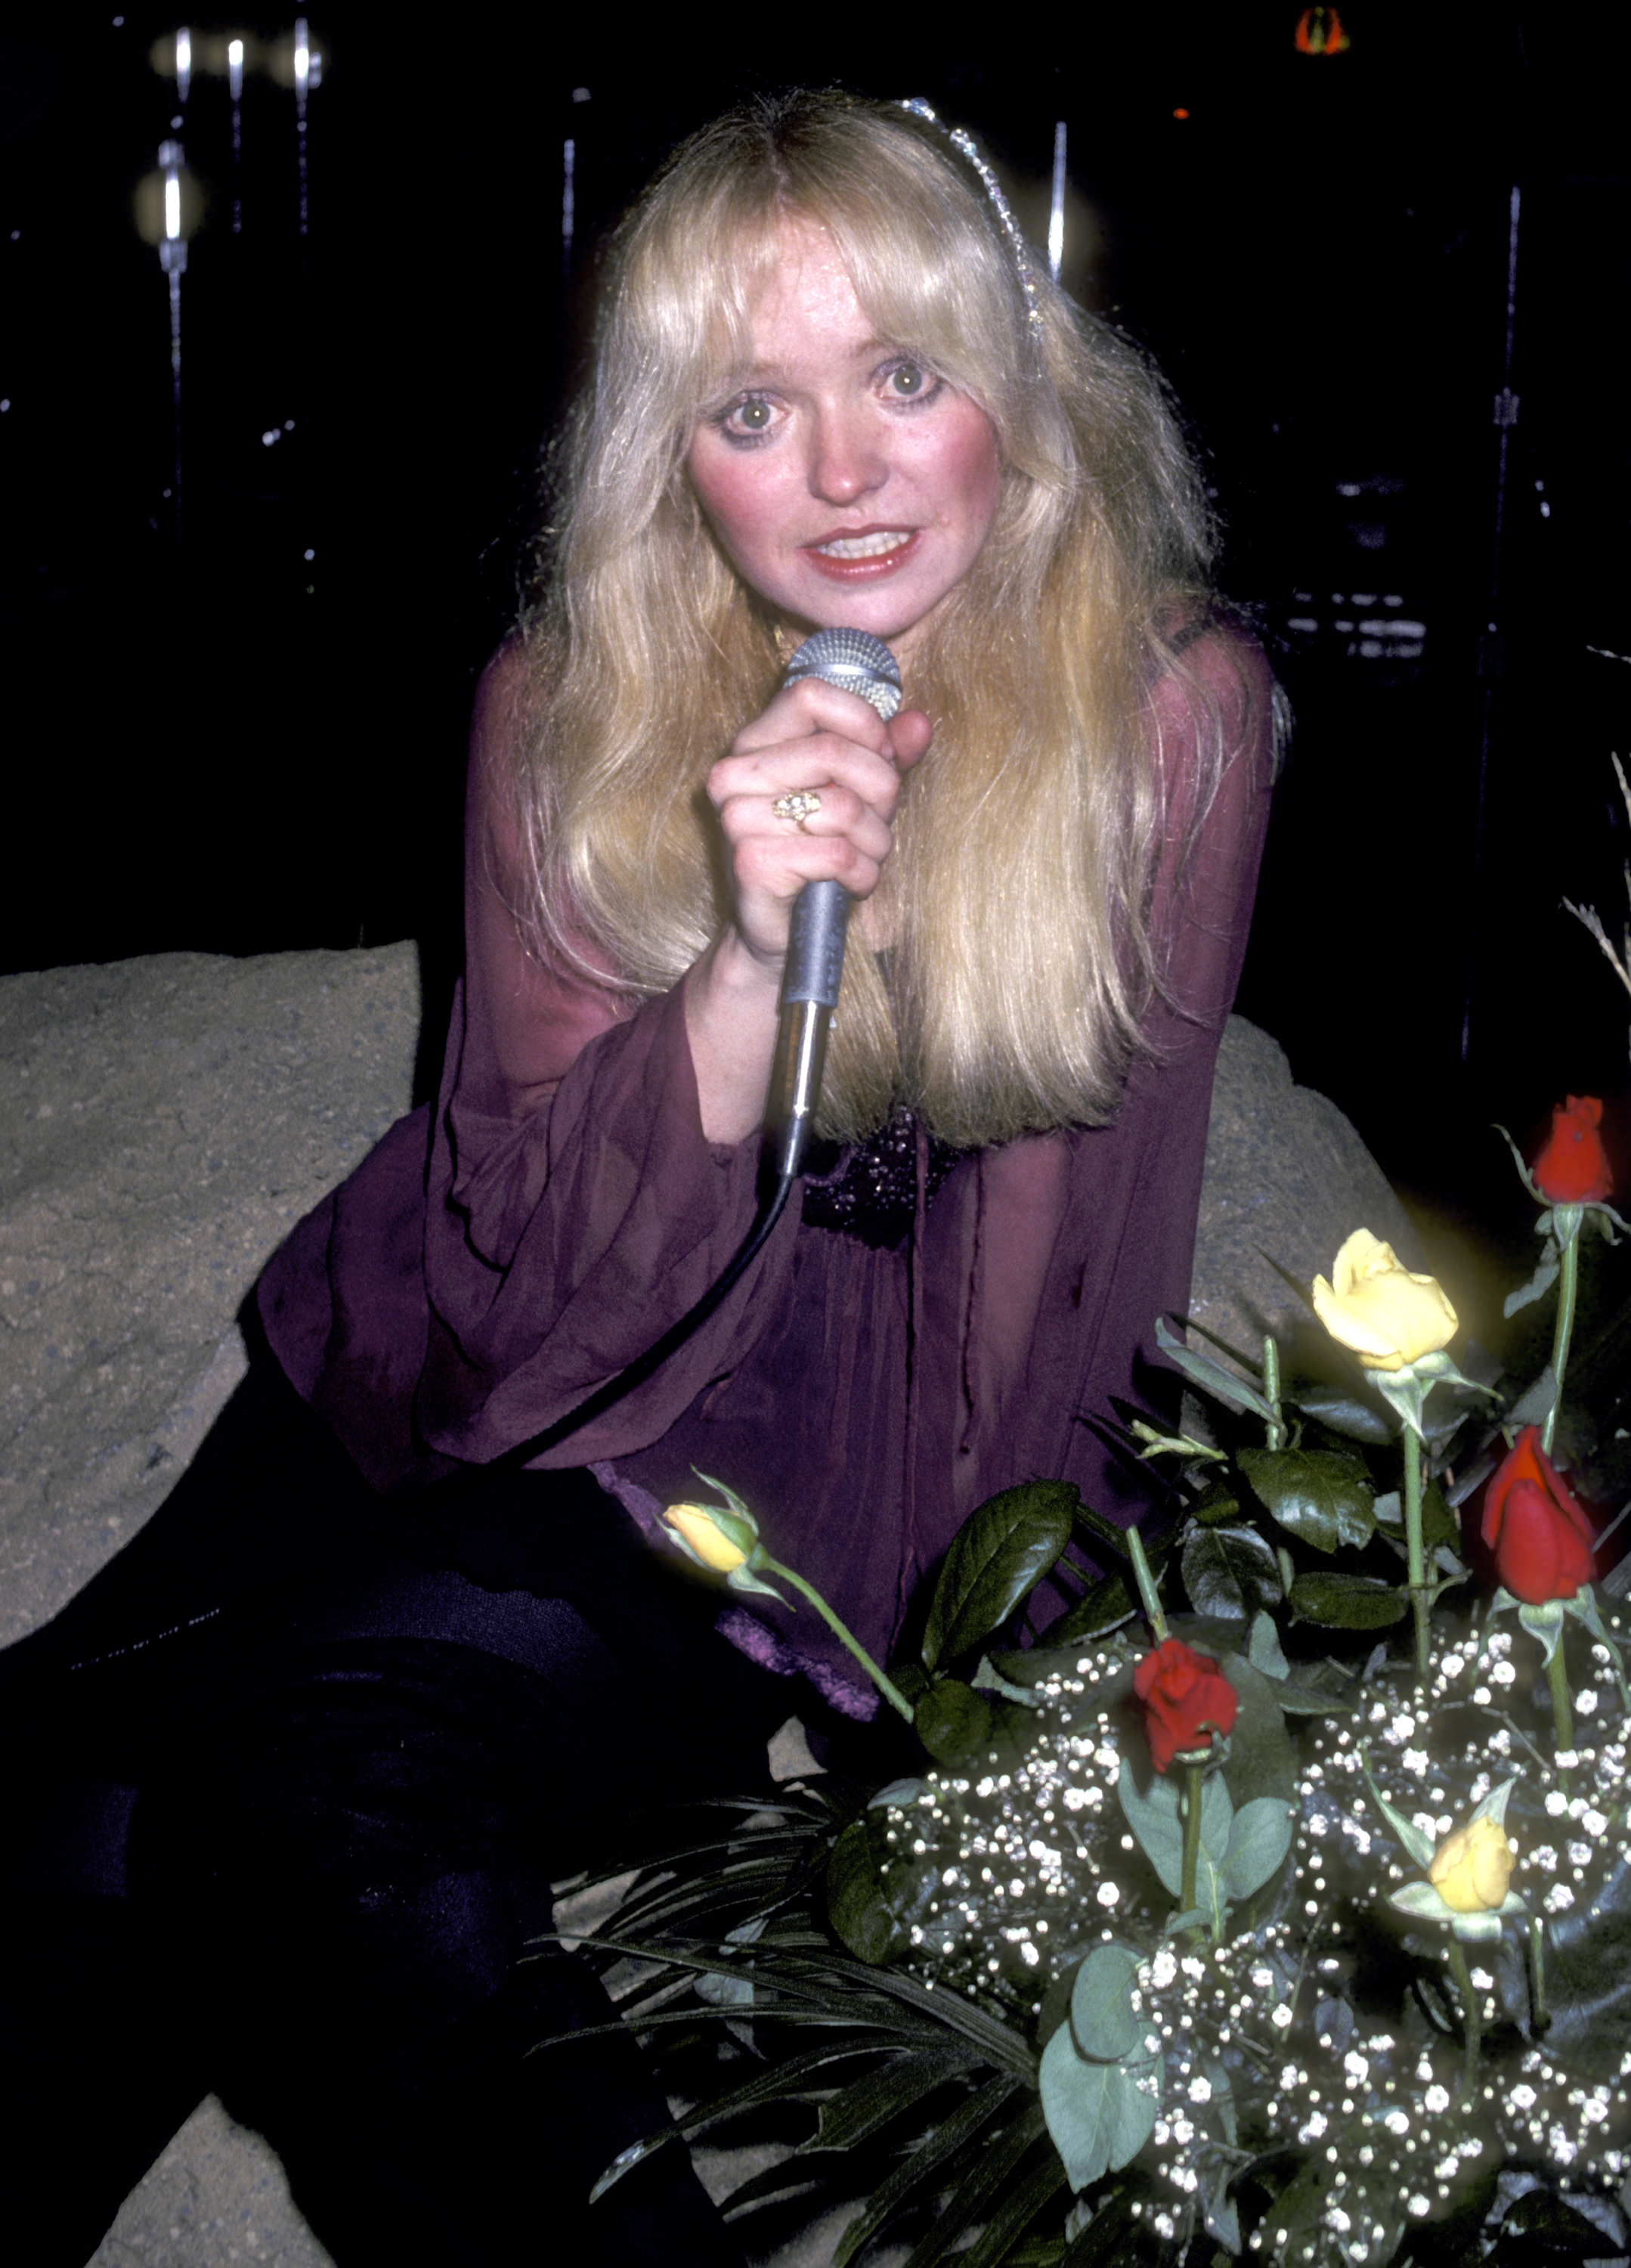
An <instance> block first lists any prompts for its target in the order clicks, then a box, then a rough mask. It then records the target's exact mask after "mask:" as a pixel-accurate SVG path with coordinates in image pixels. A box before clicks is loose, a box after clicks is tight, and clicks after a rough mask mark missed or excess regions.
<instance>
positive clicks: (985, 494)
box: [940, 403, 1003, 542]
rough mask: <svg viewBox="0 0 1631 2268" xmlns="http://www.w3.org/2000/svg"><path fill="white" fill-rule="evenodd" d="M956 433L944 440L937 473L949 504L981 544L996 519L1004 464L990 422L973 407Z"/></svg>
mask: <svg viewBox="0 0 1631 2268" xmlns="http://www.w3.org/2000/svg"><path fill="white" fill-rule="evenodd" d="M967 408H968V414H967V416H966V417H965V418H963V419H961V420H959V425H958V429H957V431H955V432H953V433H951V434H949V435H948V436H947V438H946V441H945V445H944V451H943V453H942V456H941V460H940V469H941V476H942V481H943V483H944V491H945V495H946V497H947V499H948V501H953V500H954V502H955V505H956V508H957V509H958V511H959V516H960V517H961V518H962V519H963V520H964V522H965V523H966V526H967V527H968V529H969V531H970V533H971V534H974V533H975V532H977V534H978V537H979V540H980V541H981V542H983V541H984V540H985V537H986V534H987V533H988V530H989V528H990V526H991V522H992V520H993V519H995V517H996V506H997V498H998V497H999V496H1000V495H1001V493H1002V486H1003V460H1002V454H1001V452H1000V451H999V450H998V447H997V443H996V435H995V431H993V430H992V427H991V424H990V422H989V420H988V418H987V417H986V416H984V415H983V413H982V412H981V411H980V410H978V409H974V407H973V404H972V403H970V404H968V405H967Z"/></svg>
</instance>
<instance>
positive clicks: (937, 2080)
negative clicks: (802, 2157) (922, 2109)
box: [816, 2047, 973, 2150]
mask: <svg viewBox="0 0 1631 2268" xmlns="http://www.w3.org/2000/svg"><path fill="white" fill-rule="evenodd" d="M972 2060H973V2058H972V2056H971V2055H970V2053H969V2051H968V2050H967V2049H966V2048H955V2047H944V2048H923V2049H921V2050H919V2051H917V2053H915V2054H913V2055H907V2056H896V2057H891V2058H890V2059H889V2061H888V2062H887V2063H885V2064H884V2065H883V2066H881V2067H880V2068H879V2069H878V2070H876V2071H869V2072H868V2073H866V2074H865V2076H864V2077H863V2078H861V2079H857V2080H854V2081H853V2082H852V2083H851V2084H850V2085H849V2087H847V2088H844V2089H843V2091H842V2093H841V2094H839V2095H834V2096H832V2098H831V2099H830V2100H829V2101H827V2102H824V2103H823V2104H822V2105H821V2111H820V2124H819V2129H818V2131H817V2134H816V2147H818V2148H819V2149H823V2150H851V2149H853V2148H854V2147H856V2144H857V2143H858V2142H864V2141H866V2140H868V2139H870V2138H871V2136H872V2135H874V2134H876V2133H877V2132H878V2131H879V2129H880V2128H882V2127H884V2126H886V2125H887V2124H889V2122H890V2120H891V2119H892V2118H896V2117H899V2116H900V2113H901V2112H902V2111H903V2110H910V2109H911V2108H912V2106H913V2104H914V2103H916V2102H922V2100H923V2098H924V2097H925V2096H926V2095H932V2094H933V2093H934V2091H935V2089H936V2088H938V2087H944V2085H945V2083H946V2081H947V2080H950V2079H953V2078H955V2077H956V2076H957V2074H958V2073H959V2072H965V2071H966V2070H967V2069H968V2066H969V2064H970V2063H971V2062H972Z"/></svg>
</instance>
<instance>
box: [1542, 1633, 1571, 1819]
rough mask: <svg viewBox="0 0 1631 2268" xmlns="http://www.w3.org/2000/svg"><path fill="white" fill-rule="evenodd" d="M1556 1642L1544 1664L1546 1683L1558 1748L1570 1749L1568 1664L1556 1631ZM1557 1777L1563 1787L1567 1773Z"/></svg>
mask: <svg viewBox="0 0 1631 2268" xmlns="http://www.w3.org/2000/svg"><path fill="white" fill-rule="evenodd" d="M1556 1636H1557V1644H1556V1645H1555V1646H1554V1647H1553V1648H1552V1659H1551V1660H1550V1661H1548V1662H1547V1666H1546V1674H1547V1684H1548V1685H1549V1686H1550V1687H1551V1688H1552V1721H1553V1723H1554V1725H1555V1726H1556V1727H1557V1745H1558V1748H1559V1749H1560V1751H1561V1750H1565V1749H1573V1747H1574V1745H1575V1716H1574V1711H1573V1710H1572V1709H1571V1708H1570V1706H1569V1665H1568V1663H1567V1662H1566V1661H1564V1659H1563V1633H1562V1631H1561V1630H1560V1631H1558V1632H1557V1633H1556ZM1558 1777H1559V1778H1560V1779H1561V1781H1562V1783H1563V1785H1564V1786H1565V1787H1567V1786H1568V1785H1569V1778H1568V1774H1567V1773H1565V1772H1562V1771H1560V1772H1559V1774H1558Z"/></svg>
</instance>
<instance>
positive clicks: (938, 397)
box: [687, 222, 1002, 662]
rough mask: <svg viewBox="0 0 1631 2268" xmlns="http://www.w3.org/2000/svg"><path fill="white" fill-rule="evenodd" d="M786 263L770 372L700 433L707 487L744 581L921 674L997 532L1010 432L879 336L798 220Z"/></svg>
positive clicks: (769, 304) (710, 412) (768, 336)
mask: <svg viewBox="0 0 1631 2268" xmlns="http://www.w3.org/2000/svg"><path fill="white" fill-rule="evenodd" d="M781 249H782V256H781V261H780V263H779V265H778V266H777V269H776V270H775V276H774V277H773V279H772V281H771V284H770V287H769V289H768V291H767V292H766V293H765V296H764V298H762V300H761V301H760V305H759V307H758V309H757V311H756V313H755V314H754V317H753V366H752V368H751V369H750V370H749V371H748V372H746V374H745V375H744V376H743V377H742V378H741V379H740V380H739V381H738V385H737V386H736V387H735V388H734V389H733V391H732V392H731V394H728V395H726V396H725V397H724V399H723V400H721V401H716V402H711V403H709V406H708V408H707V409H706V410H705V411H704V412H703V415H702V417H701V419H700V420H699V421H698V423H697V428H696V431H695V433H694V436H693V438H692V441H691V447H690V453H689V455H688V457H687V464H688V466H689V468H690V474H691V481H692V485H693V487H694V489H695V490H696V494H697V497H698V498H699V500H700V501H701V504H702V509H703V511H704V512H706V513H707V514H708V517H709V520H710V522H711V523H712V525H713V528H714V532H715V534H716V535H717V536H718V538H719V541H720V542H721V543H722V544H723V545H724V549H725V550H726V551H727V553H728V554H729V555H730V557H731V560H732V562H733V563H734V564H735V566H736V568H737V571H738V573H739V574H740V575H741V576H743V578H745V579H746V581H747V582H749V583H751V584H752V585H753V588H754V590H755V591H757V592H758V593H759V594H760V597H761V598H763V599H765V600H768V602H769V603H770V604H771V605H772V606H773V607H775V608H777V609H778V610H779V611H780V612H781V613H782V615H785V616H787V617H788V618H789V620H790V622H792V623H793V624H794V625H795V626H796V627H797V628H799V629H801V630H826V629H829V628H832V627H834V626H842V627H844V628H846V629H850V630H870V631H871V633H872V635H873V636H874V637H881V638H883V639H885V640H886V641H887V643H888V644H891V645H892V646H893V648H894V649H895V652H896V655H897V657H898V658H899V659H900V660H901V661H903V662H904V661H905V660H907V659H908V658H909V656H910V653H911V650H912V645H913V642H914V640H915V637H916V634H917V632H918V631H919V630H921V629H922V625H923V624H924V623H925V622H927V621H928V620H929V617H930V615H933V614H934V612H935V610H936V608H937V607H938V606H939V605H940V604H941V602H942V601H943V600H944V598H945V595H946V593H948V592H949V591H950V590H951V587H952V585H954V584H956V583H957V582H958V581H959V579H960V578H961V577H962V576H964V575H965V574H966V572H967V571H968V569H969V568H970V567H971V566H972V565H973V562H974V560H975V559H976V557H977V556H979V552H980V548H981V545H982V544H983V543H984V541H985V540H986V537H987V535H988V534H989V532H990V527H991V522H992V519H993V518H994V516H995V512H996V504H997V492H998V488H999V485H1000V481H1001V475H1002V464H1001V459H1000V456H999V453H998V449H997V441H996V435H995V431H993V428H992V425H991V421H990V419H989V418H988V416H986V414H985V412H984V411H983V410H981V409H976V408H975V406H974V404H973V402H972V401H969V399H968V397H967V396H966V394H959V393H958V392H957V390H956V389H955V387H951V386H950V385H948V384H947V383H946V382H945V380H944V379H941V378H939V377H937V375H936V374H935V372H933V371H931V370H928V369H926V368H925V367H924V366H923V365H922V364H921V363H915V362H913V361H911V360H910V359H908V358H907V357H906V356H904V355H903V354H901V353H900V351H899V350H898V349H896V348H895V347H893V346H892V345H891V344H890V343H889V342H888V341H887V340H885V339H880V338H879V337H878V335H877V333H876V332H875V330H874V329H873V327H872V324H871V320H869V318H868V317H867V315H866V314H865V313H863V309H862V307H861V306H860V304H859V302H858V301H857V300H856V295H855V290H854V286H853V285H852V284H851V283H850V281H849V271H848V269H846V268H845V266H844V263H843V261H841V259H840V257H839V254H838V251H837V247H835V246H834V243H833V240H832V239H831V238H830V237H829V236H828V235H827V233H826V232H825V231H824V230H821V229H819V228H816V227H814V226H813V225H811V224H810V223H808V222H800V223H790V224H789V225H787V227H785V228H784V229H783V231H782V239H781Z"/></svg>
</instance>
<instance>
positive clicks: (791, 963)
mask: <svg viewBox="0 0 1631 2268" xmlns="http://www.w3.org/2000/svg"><path fill="white" fill-rule="evenodd" d="M804 677H819V678H821V679H822V680H823V681H825V682H826V683H827V684H828V685H838V686H841V687H842V688H843V689H844V691H845V692H846V693H858V694H859V695H860V696H861V698H862V699H863V701H870V702H871V704H872V706H873V708H874V709H876V710H877V711H878V715H879V716H880V717H881V718H883V719H884V722H885V724H887V723H888V721H889V719H890V718H892V717H893V715H894V713H895V711H896V710H897V709H898V708H899V707H900V665H899V664H898V663H897V662H896V660H895V658H894V656H893V653H891V652H890V651H889V648H888V647H887V646H886V645H885V644H884V642H883V640H882V639H881V638H875V637H871V636H870V635H869V634H868V632H867V631H865V630H818V631H817V632H816V634H815V636H814V637H810V638H806V639H805V640H804V644H803V645H801V646H800V647H799V649H798V651H797V653H795V654H794V656H793V658H792V659H791V660H790V662H789V663H788V665H787V668H786V671H785V673H784V674H783V676H782V684H783V686H789V685H797V683H798V681H799V680H800V679H801V678H804ZM848 921H849V891H848V890H846V889H845V887H844V886H843V884H842V883H841V882H806V883H805V884H804V888H803V889H802V890H800V892H799V893H798V896H797V900H796V901H795V902H794V906H793V919H792V925H791V928H790V932H789V934H788V940H787V961H786V965H785V967H784V968H783V971H782V1024H781V1029H780V1032H779V1034H778V1035H777V1039H776V1051H775V1064H773V1065H772V1067H771V1072H770V1094H769V1099H768V1106H767V1110H766V1122H767V1125H768V1132H769V1140H770V1160H769V1162H770V1164H771V1166H772V1167H773V1168H774V1170H775V1175H776V1176H777V1178H778V1179H779V1180H782V1181H790V1180H791V1179H792V1178H793V1176H794V1175H796V1174H797V1172H798V1169H799V1167H800V1165H801V1163H802V1162H803V1159H804V1148H805V1145H806V1144H807V1143H808V1141H809V1138H810V1125H811V1114H812V1111H813V1110H814V1108H815V1106H816V1101H817V1098H818V1097H819V1094H820V1092H821V1071H822V1068H823V1066H824V1064H826V1061H827V1027H828V1026H829V1024H830V1023H831V1022H832V1020H833V1011H834V1008H835V1007H836V1006H837V1005H838V988H839V984H840V982H841V979H842V976H843V973H844V929H845V924H847V922H848Z"/></svg>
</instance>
